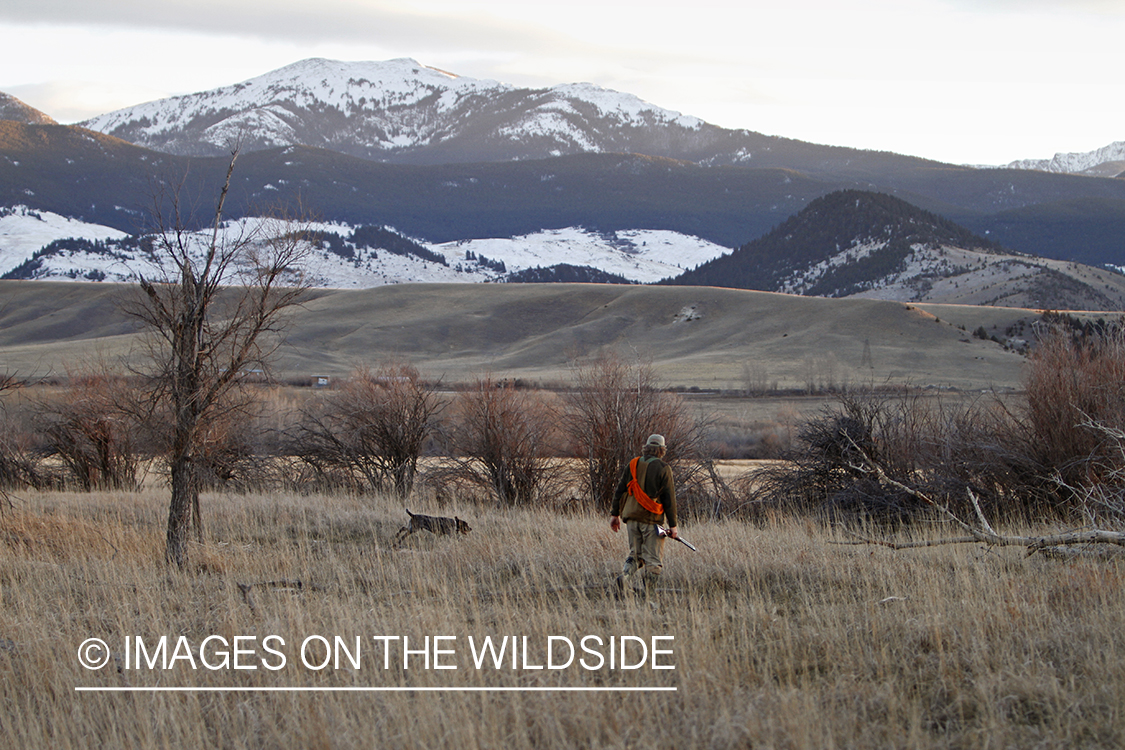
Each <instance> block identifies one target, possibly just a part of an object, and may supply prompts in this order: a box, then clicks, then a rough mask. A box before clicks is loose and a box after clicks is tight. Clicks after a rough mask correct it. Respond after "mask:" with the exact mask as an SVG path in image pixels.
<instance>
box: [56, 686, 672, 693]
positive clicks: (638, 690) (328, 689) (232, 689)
mask: <svg viewBox="0 0 1125 750" xmlns="http://www.w3.org/2000/svg"><path fill="white" fill-rule="evenodd" d="M677 690H679V688H675V687H75V688H74V692H76V693H582V692H587V693H593V692H598V693H645V692H648V693H667V692H676V691H677Z"/></svg>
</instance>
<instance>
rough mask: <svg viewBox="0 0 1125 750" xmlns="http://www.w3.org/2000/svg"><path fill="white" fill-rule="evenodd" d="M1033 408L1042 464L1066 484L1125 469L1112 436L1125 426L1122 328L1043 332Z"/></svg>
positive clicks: (1031, 385) (1034, 364)
mask: <svg viewBox="0 0 1125 750" xmlns="http://www.w3.org/2000/svg"><path fill="white" fill-rule="evenodd" d="M1027 408H1028V421H1029V423H1030V425H1029V426H1030V431H1031V438H1032V440H1033V441H1034V445H1035V446H1037V448H1038V452H1039V460H1040V462H1041V463H1043V464H1044V465H1045V466H1047V467H1049V468H1050V469H1051V470H1053V471H1055V472H1057V473H1058V475H1059V477H1060V479H1061V480H1062V482H1063V483H1065V484H1066V485H1069V486H1072V487H1090V486H1094V485H1097V484H1099V483H1101V482H1102V481H1103V480H1104V479H1105V478H1106V476H1107V475H1108V474H1112V473H1113V472H1115V471H1118V470H1120V469H1121V468H1123V467H1125V464H1123V463H1122V457H1121V454H1120V452H1119V450H1118V446H1117V445H1116V443H1115V442H1114V441H1113V440H1112V439H1109V435H1111V434H1112V431H1113V430H1120V429H1123V428H1125V332H1123V330H1122V328H1121V327H1120V326H1118V327H1114V328H1109V329H1107V330H1101V331H1095V332H1092V333H1091V334H1090V335H1080V334H1078V333H1076V332H1075V331H1074V330H1072V329H1069V328H1063V327H1061V326H1056V327H1054V328H1053V329H1052V330H1051V331H1050V332H1049V333H1048V334H1047V335H1045V336H1043V337H1042V338H1041V339H1040V341H1039V344H1038V346H1037V347H1036V349H1035V351H1034V352H1033V353H1032V355H1031V360H1030V364H1029V367H1028V373H1027ZM1101 428H1105V429H1101ZM1106 430H1109V431H1110V432H1108V433H1107V432H1106Z"/></svg>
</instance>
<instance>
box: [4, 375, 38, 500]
mask: <svg viewBox="0 0 1125 750" xmlns="http://www.w3.org/2000/svg"><path fill="white" fill-rule="evenodd" d="M20 385H21V384H20V381H19V379H18V378H17V377H16V376H15V375H11V374H7V373H5V374H3V375H0V397H3V396H4V395H5V394H6V393H8V392H11V391H15V390H17V389H18V388H19V387H20ZM28 442H29V441H28V439H27V435H26V433H25V432H24V430H23V429H22V428H21V426H19V425H18V424H17V422H16V420H15V419H13V418H12V417H11V415H10V414H9V413H8V405H7V401H6V400H5V399H3V398H0V501H2V502H3V504H4V505H5V506H8V507H11V505H12V501H11V498H10V497H9V495H8V491H9V490H14V489H21V488H24V487H34V488H38V487H40V486H42V484H43V481H42V477H41V476H40V471H39V456H37V455H36V454H35V453H34V452H33V451H31V450H29V445H28Z"/></svg>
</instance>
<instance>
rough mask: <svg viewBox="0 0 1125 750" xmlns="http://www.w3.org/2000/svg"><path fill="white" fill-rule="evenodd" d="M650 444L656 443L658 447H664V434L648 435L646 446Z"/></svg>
mask: <svg viewBox="0 0 1125 750" xmlns="http://www.w3.org/2000/svg"><path fill="white" fill-rule="evenodd" d="M650 445H655V446H656V447H658V448H663V447H664V436H663V435H649V436H648V442H647V443H645V447H648V446H650Z"/></svg>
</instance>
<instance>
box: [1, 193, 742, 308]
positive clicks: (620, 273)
mask: <svg viewBox="0 0 1125 750" xmlns="http://www.w3.org/2000/svg"><path fill="white" fill-rule="evenodd" d="M258 221H260V220H258V219H252V218H250V219H241V220H239V221H237V222H231V223H230V224H228V226H227V230H228V231H229V232H230V233H231V234H232V236H233V235H235V234H243V235H245V234H247V233H248V232H249V231H251V230H252V229H253V225H254V224H255V223H257V222H258ZM306 229H308V230H309V232H310V236H311V238H312V248H311V252H310V253H309V255H308V258H307V259H306V261H305V265H304V267H303V268H301V269H298V271H299V273H300V274H301V275H302V276H303V277H304V280H305V281H306V282H307V283H309V284H311V285H312V286H316V287H325V288H344V289H362V288H368V287H374V286H382V285H384V284H400V283H408V282H497V281H506V280H508V279H509V278H510V277H511V276H512V275H513V274H518V273H519V272H520V271H527V270H529V269H537V268H551V267H553V266H558V265H559V264H562V263H565V264H567V265H569V266H575V267H581V268H587V269H594V270H596V271H599V272H601V273H603V274H605V275H607V276H613V277H618V278H621V279H625V280H628V281H632V282H639V283H647V282H653V281H657V280H659V279H662V278H665V277H668V276H674V275H677V274H679V273H681V272H682V271H683V269H684V268H690V267H692V266H695V265H698V264H700V263H702V262H704V261H707V260H710V259H711V258H715V257H717V256H719V255H721V254H722V253H724V252H727V251H728V248H724V247H721V246H719V245H716V244H714V243H711V242H707V241H705V240H701V239H699V238H697V237H689V236H686V235H682V234H678V233H676V232H669V231H659V230H634V231H621V232H610V233H601V232H593V231H589V230H585V229H581V228H571V229H563V230H550V231H542V232H536V233H534V234H529V235H525V236H521V237H512V238H502V239H501V238H493V239H478V240H464V241H459V242H448V243H442V244H432V243H423V242H416V241H413V240H409V239H407V238H403V237H401V236H400V235H397V234H395V233H393V232H390V231H389V230H385V229H374V231H372V229H373V228H370V227H367V228H357V227H353V226H349V225H347V224H339V223H322V224H314V225H312V226H311V227H306ZM202 234H203V235H204V237H203V240H201V242H200V245H201V246H202V244H203V241H205V240H206V236H205V235H206V232H204V233H202ZM388 240H390V241H388ZM169 270H170V269H168V268H165V267H162V264H161V261H160V259H158V258H157V257H154V255H153V254H152V253H151V252H149V251H148V249H147V245H146V244H145V243H143V242H140V241H139V240H138V238H136V237H133V236H131V235H128V234H126V233H124V232H120V231H117V230H115V229H110V228H108V227H102V226H98V225H95V224H86V223H83V222H78V221H74V220H72V219H66V218H64V217H62V216H58V215H56V214H52V213H49V212H39V211H32V210H30V209H28V208H26V207H23V206H20V207H16V208H14V209H4V210H2V211H0V277H2V278H21V279H43V280H77V281H90V280H94V281H120V282H129V281H136V280H137V279H138V278H139V277H140V276H145V277H148V278H153V277H158V276H160V275H163V274H165V273H167V272H168V271H169ZM231 281H232V282H233V281H236V280H235V279H231Z"/></svg>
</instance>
